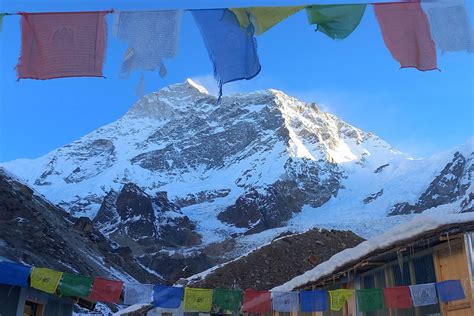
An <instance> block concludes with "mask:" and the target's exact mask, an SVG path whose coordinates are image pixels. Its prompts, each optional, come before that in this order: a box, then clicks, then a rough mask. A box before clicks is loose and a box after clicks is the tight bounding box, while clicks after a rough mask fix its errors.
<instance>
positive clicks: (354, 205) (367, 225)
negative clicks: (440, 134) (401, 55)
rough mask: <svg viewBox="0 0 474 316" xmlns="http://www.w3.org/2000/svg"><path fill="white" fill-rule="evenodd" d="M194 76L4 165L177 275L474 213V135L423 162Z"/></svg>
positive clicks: (278, 100) (356, 132) (305, 111)
mask: <svg viewBox="0 0 474 316" xmlns="http://www.w3.org/2000/svg"><path fill="white" fill-rule="evenodd" d="M215 101H216V100H215V98H214V97H213V96H211V95H209V94H208V93H207V91H206V90H205V89H204V88H203V87H200V86H198V85H197V84H195V83H194V82H192V81H190V80H188V81H186V82H184V83H181V84H175V85H171V86H169V87H167V88H164V89H162V90H160V91H158V92H155V93H152V94H149V95H147V96H145V97H144V98H142V99H141V100H139V101H138V102H137V103H136V104H134V105H133V106H132V107H131V108H130V110H129V111H128V112H127V113H126V114H125V115H124V116H123V117H122V118H120V119H119V120H117V121H115V122H113V123H111V124H109V125H106V126H103V127H100V128H98V129H97V130H95V131H93V132H91V133H89V134H88V135H85V136H84V137H82V138H80V139H79V140H77V141H75V142H73V143H71V144H68V145H65V146H63V147H61V148H58V149H57V150H54V151H52V152H50V153H48V154H46V155H45V156H43V157H40V158H37V159H33V160H25V159H20V160H15V161H11V162H7V163H4V164H2V165H3V166H4V167H5V168H7V169H8V170H10V171H11V172H13V173H14V174H16V175H18V176H19V177H21V178H22V179H24V180H25V181H26V182H27V183H28V184H30V185H31V186H32V187H33V188H34V189H35V190H37V191H38V192H41V193H42V194H44V195H45V196H46V197H48V199H50V200H51V201H53V202H54V203H56V204H57V205H58V206H60V207H62V208H64V209H66V210H67V211H68V212H70V214H71V215H72V216H75V217H79V216H86V217H89V218H90V219H92V220H93V222H94V226H95V227H96V228H97V229H98V230H99V231H100V232H101V233H103V234H104V235H105V236H106V237H107V238H108V239H109V240H110V241H111V242H113V243H114V244H115V245H117V246H118V245H121V246H128V247H130V249H131V250H132V254H133V256H135V257H136V258H139V260H140V262H141V263H142V264H144V265H146V266H147V267H150V268H152V269H154V270H155V271H158V272H159V273H161V274H163V275H165V276H167V277H171V278H173V279H175V278H179V277H186V276H189V275H191V274H193V273H196V272H199V271H200V270H204V269H206V268H208V267H209V266H211V265H214V264H216V263H219V262H223V261H225V260H228V259H232V258H235V257H236V256H239V255H242V254H243V253H245V252H247V251H249V250H252V249H254V248H255V247H258V246H259V245H262V244H264V243H266V242H269V241H270V240H272V239H273V238H274V237H275V236H277V235H279V234H280V233H282V232H284V231H287V230H291V231H295V232H298V231H306V230H308V229H311V228H313V227H315V226H316V227H324V228H331V229H332V228H335V229H340V230H352V231H354V232H356V233H357V234H359V235H361V236H363V237H370V236H372V235H374V234H377V233H380V232H382V231H385V230H386V229H387V228H388V227H390V226H392V225H394V224H397V223H399V222H401V221H404V220H406V219H408V218H410V217H413V216H415V215H414V214H417V213H421V212H429V213H449V212H461V211H472V210H473V195H474V192H473V186H472V182H473V168H474V167H473V147H474V146H473V139H471V140H469V141H468V142H467V143H466V144H464V145H462V146H460V147H459V148H456V149H453V150H451V151H447V152H444V153H441V154H439V155H436V156H433V157H430V158H426V159H413V158H410V157H409V156H408V155H406V154H404V153H401V152H400V151H398V150H396V149H394V148H393V147H392V146H390V145H389V144H388V143H387V142H385V141H384V140H382V139H381V138H379V137H377V136H376V135H374V134H372V133H368V132H364V131H362V130H360V129H358V128H356V127H354V126H351V125H350V124H348V123H346V122H344V121H342V120H341V119H339V118H338V117H336V116H334V115H332V114H330V113H327V112H324V111H322V110H320V109H319V108H318V107H317V106H316V105H315V104H306V103H303V102H301V101H299V100H297V99H295V98H293V97H290V96H288V95H286V94H284V93H283V92H281V91H276V90H265V91H257V92H254V93H249V94H237V95H233V96H228V97H224V98H223V99H222V102H221V103H220V104H219V105H216V103H215Z"/></svg>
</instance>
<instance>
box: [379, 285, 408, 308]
mask: <svg viewBox="0 0 474 316" xmlns="http://www.w3.org/2000/svg"><path fill="white" fill-rule="evenodd" d="M383 295H384V298H385V305H386V306H387V307H388V308H411V307H412V304H411V298H410V288H409V287H408V286H399V287H391V288H385V289H384V290H383Z"/></svg>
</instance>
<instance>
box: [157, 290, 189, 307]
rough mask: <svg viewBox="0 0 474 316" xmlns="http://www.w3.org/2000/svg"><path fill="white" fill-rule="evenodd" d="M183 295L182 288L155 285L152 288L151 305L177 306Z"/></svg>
mask: <svg viewBox="0 0 474 316" xmlns="http://www.w3.org/2000/svg"><path fill="white" fill-rule="evenodd" d="M183 296H184V288H182V287H175V286H165V285H155V287H154V288H153V306H155V307H160V308H179V306H180V305H181V301H182V300H183Z"/></svg>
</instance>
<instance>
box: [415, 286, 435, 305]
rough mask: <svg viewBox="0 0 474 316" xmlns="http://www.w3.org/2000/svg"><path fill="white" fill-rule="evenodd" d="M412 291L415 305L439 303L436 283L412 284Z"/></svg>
mask: <svg viewBox="0 0 474 316" xmlns="http://www.w3.org/2000/svg"><path fill="white" fill-rule="evenodd" d="M410 293H411V299H412V301H413V306H415V307H418V306H426V305H434V304H438V298H437V297H436V287H435V284H434V283H428V284H418V285H410Z"/></svg>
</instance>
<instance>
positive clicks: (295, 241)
mask: <svg viewBox="0 0 474 316" xmlns="http://www.w3.org/2000/svg"><path fill="white" fill-rule="evenodd" d="M362 241H364V239H363V238H361V237H359V236H357V235H355V234H353V233H352V232H348V231H337V230H330V231H329V230H324V229H323V230H318V229H313V230H310V231H308V232H305V233H302V234H291V233H290V234H289V236H283V237H280V238H277V239H275V240H274V241H272V242H271V243H270V244H269V245H266V246H264V247H262V248H259V249H257V250H255V251H253V252H251V253H249V254H248V255H246V256H244V257H241V258H239V259H237V260H235V261H232V262H229V263H226V264H224V265H222V266H220V267H216V268H213V269H212V270H210V271H205V272H203V273H202V274H198V275H196V276H193V277H191V278H189V279H188V281H189V283H188V284H187V286H190V287H203V288H233V287H234V286H237V287H238V288H241V289H247V288H251V289H259V290H268V289H271V288H273V287H275V286H278V285H281V284H283V283H285V282H287V281H289V280H291V279H292V278H294V277H295V276H298V275H301V274H303V273H304V272H306V271H308V270H310V269H312V268H314V267H315V266H316V265H318V264H319V263H321V262H324V261H326V260H328V259H329V258H330V257H331V256H332V255H334V254H336V253H338V252H339V251H342V250H344V249H346V248H352V247H355V246H357V245H358V244H359V243H361V242H362Z"/></svg>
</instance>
